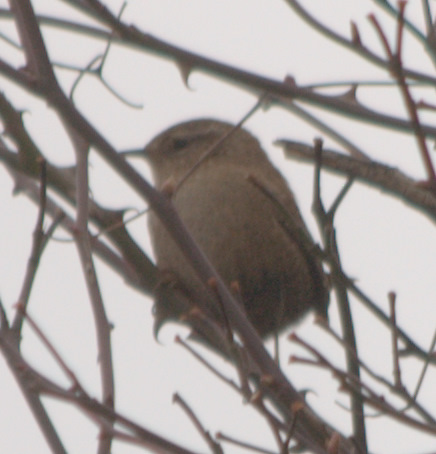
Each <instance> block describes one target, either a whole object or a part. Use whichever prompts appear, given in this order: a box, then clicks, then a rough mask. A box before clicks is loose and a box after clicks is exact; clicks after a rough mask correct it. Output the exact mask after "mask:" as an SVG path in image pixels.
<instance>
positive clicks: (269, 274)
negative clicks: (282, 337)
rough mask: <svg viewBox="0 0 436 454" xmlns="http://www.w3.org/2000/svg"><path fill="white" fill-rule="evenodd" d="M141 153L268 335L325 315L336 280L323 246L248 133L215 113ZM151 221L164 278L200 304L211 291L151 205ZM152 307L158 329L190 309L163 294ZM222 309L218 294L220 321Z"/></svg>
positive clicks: (215, 307)
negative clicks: (180, 307)
mask: <svg viewBox="0 0 436 454" xmlns="http://www.w3.org/2000/svg"><path fill="white" fill-rule="evenodd" d="M143 156H144V157H145V158H146V160H147V162H148V164H149V166H150V169H151V173H152V178H153V181H154V185H155V187H156V188H157V189H159V190H161V191H166V193H167V194H170V196H171V201H172V203H173V205H174V208H175V209H176V211H177V213H178V215H179V216H180V218H181V220H182V221H183V223H184V225H185V226H186V228H187V229H188V231H189V232H190V234H191V235H192V237H193V238H194V240H195V241H196V243H197V244H198V246H199V247H200V248H201V250H202V251H203V252H204V253H205V255H206V256H207V258H208V259H209V261H210V262H211V263H212V265H213V266H214V267H215V269H216V271H217V272H218V274H219V275H220V276H221V278H222V279H223V280H224V282H225V283H226V284H227V285H228V286H229V287H230V288H231V289H232V290H233V293H236V297H237V301H238V303H239V304H240V305H241V307H242V309H243V311H244V312H245V315H246V316H247V318H248V320H249V321H250V322H251V323H252V324H253V326H254V328H255V329H256V330H257V332H258V334H259V335H260V336H261V337H262V338H268V337H269V336H272V335H278V334H279V333H281V332H282V331H283V330H284V329H285V328H286V327H288V326H289V325H292V324H295V323H297V322H298V321H299V320H300V319H301V318H302V317H303V316H304V315H305V314H306V313H307V312H309V311H311V310H313V311H314V312H315V313H317V314H318V315H320V316H322V317H324V318H326V317H327V308H328V301H329V289H328V283H327V282H328V281H327V278H326V274H325V272H324V270H323V266H322V262H321V259H320V257H319V254H317V253H316V250H317V248H316V247H315V243H314V242H313V240H312V238H311V236H310V233H309V231H308V229H307V227H306V225H305V223H304V221H303V218H302V216H301V214H300V211H299V209H298V207H297V204H296V202H295V198H294V196H293V194H292V192H291V189H290V188H289V186H288V184H287V182H286V180H285V179H284V177H283V176H282V175H281V173H280V172H279V171H278V170H277V169H276V168H275V167H274V166H273V164H272V163H271V162H270V160H269V159H268V157H267V154H266V153H265V152H264V151H263V149H262V148H261V146H260V144H259V141H258V140H257V139H256V138H255V137H254V136H253V135H252V134H251V133H250V132H248V131H247V130H246V129H244V128H242V127H235V126H234V125H232V124H230V123H227V122H225V121H221V120H217V119H213V118H203V119H194V120H189V121H184V122H182V123H179V124H176V125H174V126H172V127H170V128H168V129H166V130H164V131H163V132H161V133H160V134H158V135H157V136H156V137H155V138H153V139H152V140H151V141H150V142H149V143H148V144H147V145H146V146H145V149H144V150H143ZM148 227H149V231H150V237H151V244H152V249H153V252H154V256H155V259H156V265H157V267H158V269H159V270H160V271H161V273H162V276H167V277H166V279H162V282H161V284H162V285H167V286H168V285H169V286H172V287H174V288H177V289H179V291H181V292H182V293H183V294H184V295H185V296H186V297H187V298H189V299H190V301H192V302H193V307H195V306H196V303H199V302H200V300H201V299H202V298H204V299H206V298H210V289H206V288H205V285H204V284H203V283H202V282H201V281H200V279H199V278H198V276H197V275H196V273H195V272H194V270H193V268H192V266H191V265H190V264H189V262H188V260H187V259H186V257H185V256H184V255H183V254H182V253H181V252H180V250H179V248H178V246H177V245H176V243H175V242H174V241H173V239H172V238H171V235H170V234H169V233H168V231H167V230H166V229H165V227H164V226H163V224H162V223H161V221H160V220H159V218H158V217H157V216H156V215H155V214H154V213H153V212H151V213H150V214H149V216H148ZM157 293H158V292H157ZM199 306H200V307H201V304H200V305H199ZM154 309H155V314H157V317H158V321H157V323H158V325H159V326H160V324H161V323H162V322H163V321H166V320H168V319H180V318H181V317H183V315H184V314H181V313H179V311H178V310H177V308H175V307H173V306H172V305H171V304H170V303H168V302H167V301H166V300H165V298H160V299H159V298H156V301H155V307H154ZM222 311H223V308H222V306H220V304H219V301H215V302H213V303H212V307H211V308H210V311H209V315H210V316H211V317H213V318H214V319H215V321H216V322H217V323H218V324H221V325H222V324H223V323H224V319H225V317H223V315H222Z"/></svg>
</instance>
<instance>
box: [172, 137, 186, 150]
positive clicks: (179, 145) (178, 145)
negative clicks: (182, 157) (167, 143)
mask: <svg viewBox="0 0 436 454" xmlns="http://www.w3.org/2000/svg"><path fill="white" fill-rule="evenodd" d="M188 143H189V140H188V139H185V138H179V139H174V142H173V148H174V150H183V148H185V147H186V146H187V145H188Z"/></svg>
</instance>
